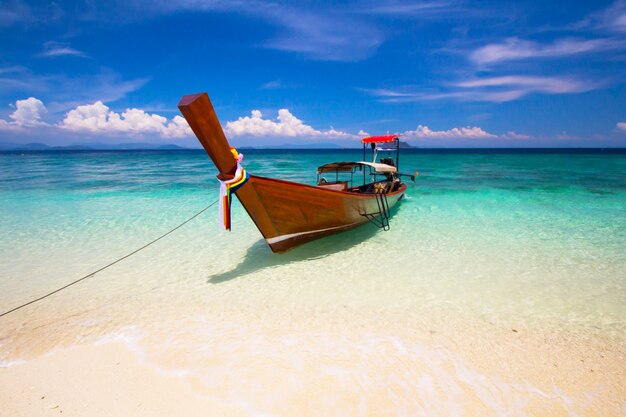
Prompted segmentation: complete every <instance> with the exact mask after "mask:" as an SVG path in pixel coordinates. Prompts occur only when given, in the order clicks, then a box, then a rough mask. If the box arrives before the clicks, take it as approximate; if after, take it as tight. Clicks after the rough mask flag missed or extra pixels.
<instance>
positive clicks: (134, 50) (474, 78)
mask: <svg viewBox="0 0 626 417" xmlns="http://www.w3.org/2000/svg"><path fill="white" fill-rule="evenodd" d="M0 34H1V38H0V39H2V48H1V52H0V141H1V142H12V143H26V142H34V141H36V142H43V143H47V144H51V145H65V144H75V143H83V144H88V143H120V142H150V143H176V144H180V145H182V146H190V145H196V141H195V139H194V137H193V136H192V135H190V132H189V129H188V126H187V125H186V123H185V122H184V120H183V119H181V118H180V116H178V110H177V108H176V104H177V103H178V100H179V99H180V97H181V96H182V95H184V94H188V93H194V92H200V91H207V92H208V93H209V95H210V96H211V98H212V100H213V103H214V106H215V108H216V110H217V112H218V116H219V118H220V120H221V121H222V125H223V127H224V128H225V130H226V132H227V134H228V136H229V138H230V139H231V141H232V142H233V143H235V144H237V145H240V146H241V145H253V146H254V145H258V146H272V145H278V144H283V143H294V144H299V143H323V142H333V143H338V144H342V145H345V146H350V145H353V144H356V143H358V137H359V136H360V135H364V134H382V133H386V132H387V131H389V132H398V133H403V134H404V139H405V140H406V141H408V142H410V143H412V144H414V145H418V146H441V147H481V146H489V147H491V146H506V147H527V146H557V147H560V146H626V71H625V70H626V0H618V1H604V2H603V1H589V0H587V1H577V0H572V1H568V2H562V1H554V2H550V1H506V0H504V1H481V2H472V1H454V0H426V1H401V0H398V1H391V2H383V1H349V2H332V3H330V2H328V3H326V2H321V1H315V2H269V1H268V2H259V1H246V0H240V1H237V0H233V1H219V0H218V1H200V0H182V1H177V0H170V1H136V0H126V1H120V2H117V1H109V2H103V3H98V2H91V1H88V2H58V3H48V2H45V3H43V2H42V3H41V4H37V3H36V2H28V3H26V2H20V1H8V2H6V1H5V2H2V4H1V5H0Z"/></svg>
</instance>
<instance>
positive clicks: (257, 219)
mask: <svg viewBox="0 0 626 417" xmlns="http://www.w3.org/2000/svg"><path fill="white" fill-rule="evenodd" d="M178 108H179V109H180V111H181V113H182V114H183V116H185V119H186V120H187V122H188V123H189V126H190V127H191V129H192V130H193V132H194V133H195V135H196V136H197V137H198V140H199V141H200V143H201V144H202V146H203V147H204V149H205V151H206V152H207V154H208V155H209V157H210V158H211V160H212V161H213V163H214V164H215V166H216V168H217V169H218V171H219V174H218V178H220V179H222V180H229V179H232V178H234V174H235V172H236V170H237V161H236V160H235V159H234V157H233V154H232V153H231V150H230V145H229V143H228V141H227V140H226V137H225V136H224V131H223V130H222V127H221V125H220V123H219V120H218V118H217V115H216V114H215V110H214V109H213V105H212V104H211V101H210V100H209V96H208V95H207V94H206V93H200V94H192V95H187V96H184V97H183V98H182V99H181V100H180V102H179V103H178ZM405 191H406V185H404V184H402V185H401V186H400V187H399V188H398V190H397V191H394V192H391V193H388V194H386V201H387V203H388V206H389V208H391V207H392V206H393V205H395V204H396V203H397V202H398V201H399V200H400V199H401V198H402V196H403V195H404V192H405ZM235 195H236V196H237V198H238V199H239V201H240V202H241V204H242V205H243V207H244V208H245V209H246V211H247V212H248V214H249V215H250V217H251V218H252V220H253V221H254V223H255V224H256V226H257V228H258V229H259V231H260V232H261V234H262V235H263V237H264V238H265V241H266V242H267V243H268V245H269V246H270V248H271V249H272V251H274V252H284V251H287V250H289V249H292V248H294V247H296V246H298V245H301V244H303V243H306V242H309V241H311V240H314V239H318V238H321V237H324V236H328V235H330V234H333V233H338V232H341V231H344V230H348V229H351V228H353V227H356V226H359V225H361V224H363V223H366V222H367V221H368V220H369V219H368V217H367V216H368V215H369V216H373V215H375V214H376V213H378V212H379V211H380V207H379V200H377V197H376V195H375V194H365V193H355V192H349V191H336V190H331V189H328V188H322V187H315V186H311V185H306V184H300V183H295V182H290V181H283V180H277V179H272V178H264V177H257V176H253V175H251V176H250V179H249V180H248V181H247V182H246V183H245V184H243V186H241V187H240V188H239V189H238V190H237V191H236V192H235ZM378 198H380V197H378ZM370 218H371V217H370Z"/></svg>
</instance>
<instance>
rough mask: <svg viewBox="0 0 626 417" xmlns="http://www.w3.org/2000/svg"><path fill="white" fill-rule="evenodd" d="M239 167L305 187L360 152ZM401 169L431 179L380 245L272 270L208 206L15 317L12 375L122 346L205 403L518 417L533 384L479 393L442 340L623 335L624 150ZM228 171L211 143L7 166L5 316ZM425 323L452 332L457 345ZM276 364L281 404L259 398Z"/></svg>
mask: <svg viewBox="0 0 626 417" xmlns="http://www.w3.org/2000/svg"><path fill="white" fill-rule="evenodd" d="M243 153H244V154H245V158H244V165H245V167H246V169H247V170H248V171H249V172H250V173H252V174H257V175H262V176H268V177H276V178H282V179H287V180H293V181H299V182H305V183H310V184H314V183H315V180H316V173H315V169H316V167H317V166H318V165H322V164H324V163H327V162H333V161H340V160H353V159H360V152H359V151H350V150H320V151H314V150H306V151H304V150H280V151H270V150H249V151H243ZM400 166H401V171H404V172H410V173H411V172H413V171H415V170H417V171H419V173H420V175H419V176H418V177H417V179H416V180H415V182H410V181H409V182H408V189H407V193H406V198H405V199H404V200H403V201H402V202H401V203H400V204H399V206H398V207H397V208H396V209H394V213H393V217H392V218H391V222H390V224H391V229H390V230H389V231H387V232H384V231H380V230H378V229H376V228H375V227H374V226H372V225H365V226H363V227H360V228H358V229H355V230H353V231H350V232H346V233H342V234H339V235H335V236H332V237H328V238H325V239H321V240H318V241H315V242H312V243H310V244H307V245H304V246H302V247H299V248H297V249H295V250H293V251H291V252H289V253H286V254H281V255H277V254H273V253H271V251H270V250H269V248H268V247H267V246H266V245H265V243H264V241H263V239H262V237H261V235H260V233H259V232H258V231H257V230H256V229H255V227H254V224H253V223H252V222H251V221H250V219H249V218H248V217H247V216H246V213H245V211H244V210H243V209H242V208H241V206H240V205H239V203H238V202H236V203H235V204H234V209H233V231H232V232H230V233H228V232H224V231H221V230H220V229H219V227H218V219H217V206H214V207H213V208H211V209H209V210H208V211H207V212H206V213H204V214H203V215H201V216H200V217H198V218H197V219H195V220H194V221H193V222H192V223H190V224H188V225H186V226H185V227H183V228H182V229H180V230H178V231H177V232H175V233H174V234H172V235H171V236H168V237H167V238H165V239H163V240H162V241H159V242H158V243H157V244H155V245H153V246H151V247H149V248H148V249H146V250H145V251H142V252H140V253H139V254H137V255H135V256H134V257H132V258H130V259H128V260H126V261H124V262H123V263H120V264H118V265H116V266H114V267H112V268H110V269H108V270H106V271H104V272H103V273H101V274H98V275H96V276H94V277H93V278H90V279H88V280H86V281H84V282H82V283H80V284H78V285H77V286H75V287H71V288H69V289H68V290H66V291H64V292H63V293H59V294H57V295H55V296H53V297H50V298H48V299H46V300H44V301H42V302H41V303H38V304H36V305H33V306H29V307H27V308H26V309H23V310H20V311H19V312H16V313H14V314H13V315H11V316H7V317H5V318H3V320H4V323H5V324H4V325H3V326H2V328H3V330H2V334H0V361H4V362H6V363H9V362H10V361H14V360H22V359H23V358H28V357H30V356H33V355H36V354H40V353H43V352H46V351H49V350H50V349H52V348H54V347H57V346H62V345H67V344H71V343H78V342H81V341H85V340H100V339H102V340H108V339H116V338H121V339H123V340H126V341H128V340H131V341H132V342H129V343H132V344H133V345H136V346H141V349H142V352H143V355H145V356H146V357H149V359H150V360H149V361H148V362H150V363H152V364H154V366H158V367H159V369H167V370H169V371H171V372H178V371H181V370H182V372H183V374H184V375H192V377H190V378H192V379H193V383H191V382H190V384H191V385H193V386H194V387H195V389H197V390H198V392H201V393H202V394H203V395H207V396H209V397H211V398H218V399H219V400H220V401H223V402H229V401H230V402H232V403H233V404H234V405H236V406H237V407H240V408H241V409H245V410H254V412H258V413H259V414H262V415H290V414H289V412H288V410H289V407H290V404H291V406H298V404H299V406H300V407H301V406H302V404H315V409H316V410H318V411H320V410H321V411H323V410H343V411H345V413H347V414H350V415H358V414H360V415H414V413H417V414H420V413H422V412H423V413H427V414H429V413H428V410H430V411H431V412H432V414H431V415H455V414H458V415H462V414H464V412H463V410H465V411H467V410H473V411H476V413H478V412H479V411H480V413H479V414H481V415H490V414H493V415H501V414H502V411H503V409H507V405H509V406H511V407H512V406H513V404H515V407H519V410H518V411H519V412H518V414H519V415H525V414H532V413H531V412H530V411H528V409H527V408H524V407H526V406H527V405H528V402H527V401H526V402H524V401H522V402H520V401H519V398H518V397H520V398H526V397H532V396H533V395H535V394H536V393H537V392H539V391H538V389H537V388H536V387H531V386H526V385H523V384H522V382H521V381H502V380H500V379H497V378H496V379H493V380H489V381H491V382H485V381H487V380H486V379H485V377H484V375H483V374H482V373H480V372H483V371H482V370H481V371H479V370H478V369H477V368H478V366H475V367H472V365H468V364H467V362H462V360H466V359H467V358H465V359H462V356H463V355H462V354H461V353H459V352H461V351H464V348H459V349H458V351H456V352H453V351H451V350H450V349H448V348H449V347H450V346H455V345H458V344H459V343H460V344H461V345H462V344H463V342H462V341H459V340H454V337H452V336H450V334H452V331H451V330H450V329H456V328H457V327H455V326H458V328H459V329H460V330H459V334H463V335H464V337H467V338H472V337H473V336H472V335H474V336H475V338H474V339H471V340H470V339H468V340H467V341H466V342H467V345H468V346H470V345H471V346H475V345H476V344H477V343H478V341H479V340H481V338H484V337H485V336H484V335H482V336H481V335H480V332H481V331H482V330H481V329H482V328H481V327H480V326H482V325H480V326H479V325H478V324H476V326H477V327H476V328H475V329H474V330H475V331H472V326H474V324H473V323H477V322H478V321H480V322H481V323H487V325H489V326H494V327H495V328H506V330H507V331H509V332H510V329H509V328H510V327H511V326H513V325H515V326H516V329H515V332H517V331H518V328H520V329H543V330H542V331H545V332H551V331H557V332H565V333H567V334H573V335H584V336H585V337H587V335H590V334H594V335H600V336H601V337H604V336H606V337H609V338H612V339H611V340H616V339H617V340H624V339H625V338H626V272H625V271H626V153H625V152H624V151H616V150H606V151H599V150H598V151H585V150H579V151H549V150H543V151H540V150H534V151H533V150H526V151H521V150H519V151H518V150H515V151H512V150H511V151H485V150H473V151H461V150H458V151H453V150H450V151H443V150H441V151H434V150H407V151H405V152H404V153H403V154H402V155H401V160H400ZM215 173H216V172H215V168H214V167H213V166H212V164H211V162H210V160H209V159H208V157H207V156H206V155H205V154H204V152H203V151H200V150H198V151H120V152H111V151H107V152H86V151H85V152H83V151H80V152H4V153H0V236H1V237H0V310H2V311H4V310H8V309H9V308H12V307H14V306H15V305H18V304H20V303H22V302H25V301H28V300H30V299H32V298H34V297H37V296H39V295H41V294H43V293H46V292H48V291H50V290H53V289H55V288H56V287H58V286H61V285H64V284H65V283H67V282H69V281H71V280H73V279H76V278H78V277H80V276H82V275H84V274H86V273H88V272H90V271H93V270H96V269H98V268H99V267H101V266H103V265H105V264H107V263H108V262H110V261H112V260H114V259H116V258H118V257H120V256H122V255H125V254H126V253H128V252H130V251H132V250H134V249H136V248H137V247H139V246H141V245H143V244H144V243H146V242H147V241H149V240H151V239H153V238H155V237H157V236H159V235H160V234H162V233H164V232H165V231H167V230H169V229H170V228H172V227H174V226H176V225H177V224H179V223H181V222H182V221H183V220H185V219H187V218H188V217H190V216H191V215H193V214H195V213H196V212H198V211H199V210H200V209H202V208H203V207H205V206H207V205H208V204H210V203H211V202H213V201H215V200H216V199H217V194H218V184H217V181H216V180H215V177H214V175H215ZM457 318H458V320H463V321H462V323H461V322H458V321H455V320H457ZM468 323H469V325H468ZM468 326H469V327H468ZM420 329H422V330H424V334H431V335H437V334H438V333H443V334H445V335H446V336H445V340H446V341H448V342H450V343H449V344H448V345H446V346H447V348H446V349H447V350H445V351H442V350H441V349H439V347H438V346H441V344H442V343H443V344H444V345H445V341H444V340H443V339H441V340H435V341H433V342H432V343H429V342H428V341H427V340H425V339H424V338H423V337H421V336H419V335H418V333H419V332H420ZM555 329H556V330H555ZM559 334H560V333H559ZM433 337H436V336H433ZM494 337H495V336H494ZM585 340H586V339H585ZM485 343H486V345H489V344H488V343H487V342H485ZM277 346H279V347H277ZM457 355H460V356H457ZM478 362H480V361H478ZM478 362H477V363H478ZM398 366H400V367H401V368H402V369H404V370H405V371H403V373H398V372H397V369H398ZM277 369H278V372H280V373H282V374H284V376H285V378H289V379H290V381H291V385H290V386H291V388H290V389H289V390H288V391H286V392H282V393H279V392H275V391H271V390H270V389H269V388H267V389H263V388H262V387H263V386H264V385H267V382H268V381H269V380H271V379H272V378H274V376H272V375H274V374H272V373H273V372H276V370H277ZM410 369H414V370H415V372H414V373H413V374H411V373H410V372H408V371H406V370H410ZM394 370H395V371H394ZM407 372H408V373H407ZM235 377H236V378H235ZM235 381H239V383H236V382H235ZM241 381H244V382H243V383H242V382H241ZM520 384H522V385H520ZM389 387H392V389H391V391H389V390H388V388H389ZM560 389H563V387H560V388H559V389H558V390H556V389H555V391H550V392H549V393H543V394H542V395H546V396H547V397H550V395H551V396H552V397H550V398H560V397H559V395H561V394H558V395H557V394H555V393H561V392H562V391H560ZM390 392H392V394H390ZM468 392H471V393H472V394H471V395H470V394H468ZM331 393H333V394H331ZM416 393H419V395H418V394H416ZM547 397H546V398H547ZM313 398H315V399H313ZM320 398H322V399H324V401H322V402H320V401H321V400H320ZM436 398H439V400H438V401H436V400H435V399H436ZM622 400H623V399H622ZM561 403H562V406H563V407H565V408H566V409H567V412H568V413H570V414H575V413H580V409H577V408H575V407H574V406H572V405H571V404H572V402H571V399H568V398H563V399H562V401H561ZM574 403H575V402H574ZM294 404H295V405H294ZM462 404H466V405H467V404H473V405H472V406H471V407H478V408H463V406H462ZM477 404H478V405H477ZM520 404H521V405H520ZM622 404H623V402H622ZM320 407H321V408H320ZM342 407H344V408H342ZM377 407H379V408H377ZM467 407H470V405H467ZM502 407H504V408H502ZM567 407H574V408H571V409H569V408H567ZM291 410H293V408H292V409H291ZM300 410H301V411H302V409H300ZM376 410H379V411H380V410H387V411H389V410H395V412H377V411H376ZM481 410H482V411H481ZM313 411H315V410H313V409H312V410H311V415H315V413H314V412H313ZM483 411H484V413H483ZM509 411H510V409H509ZM263 413H266V414H263ZM337 413H338V414H336V415H342V413H341V412H338V411H337ZM368 413H369V414H368ZM407 413H408V414H407ZM459 413H460V414H459ZM251 414H254V413H252V412H251ZM301 414H303V415H304V414H306V413H301ZM583 414H584V413H583ZM325 415H335V414H333V413H331V412H330V411H329V413H327V414H325ZM516 415H517V414H516Z"/></svg>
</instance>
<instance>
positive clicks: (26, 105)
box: [9, 97, 48, 126]
mask: <svg viewBox="0 0 626 417" xmlns="http://www.w3.org/2000/svg"><path fill="white" fill-rule="evenodd" d="M15 107H16V109H15V111H14V112H13V114H11V116H9V117H10V118H11V119H13V121H14V122H15V123H16V124H17V125H19V126H32V125H38V124H42V122H41V116H42V114H44V113H46V112H47V111H48V110H46V106H44V104H43V102H42V101H41V100H39V99H36V98H35V97H29V98H27V99H26V100H17V101H16V102H15Z"/></svg>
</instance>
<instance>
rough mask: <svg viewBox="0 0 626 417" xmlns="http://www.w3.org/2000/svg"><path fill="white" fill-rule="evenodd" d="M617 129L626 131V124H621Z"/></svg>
mask: <svg viewBox="0 0 626 417" xmlns="http://www.w3.org/2000/svg"><path fill="white" fill-rule="evenodd" d="M617 128H618V129H620V130H624V131H626V122H619V123H618V124H617Z"/></svg>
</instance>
